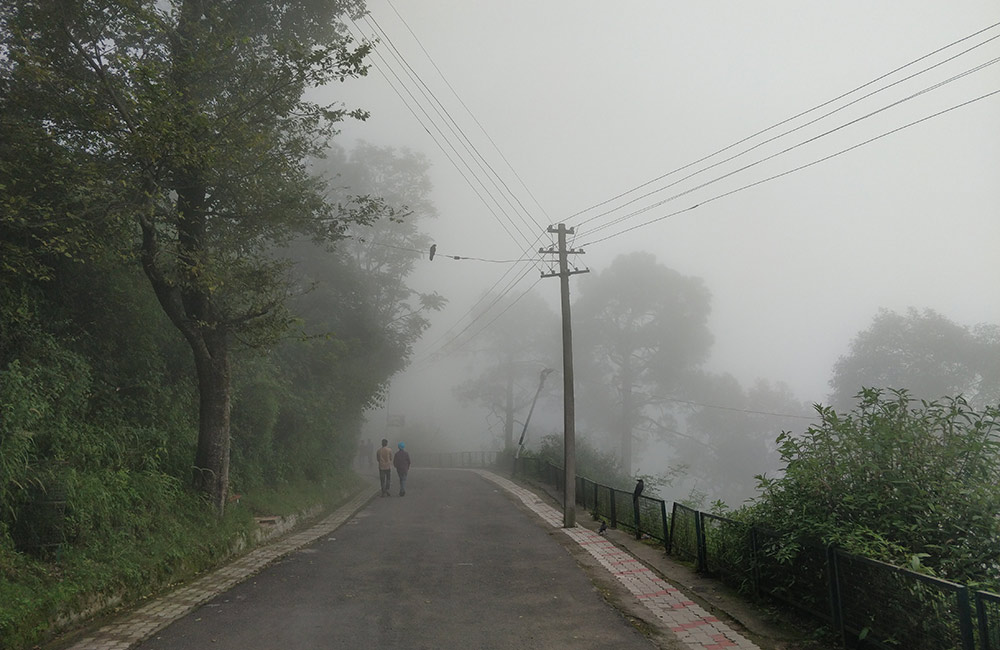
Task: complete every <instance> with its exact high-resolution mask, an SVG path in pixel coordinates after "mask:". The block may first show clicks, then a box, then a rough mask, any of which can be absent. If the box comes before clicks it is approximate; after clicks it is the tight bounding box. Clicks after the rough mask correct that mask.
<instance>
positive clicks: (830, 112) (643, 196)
mask: <svg viewBox="0 0 1000 650" xmlns="http://www.w3.org/2000/svg"><path fill="white" fill-rule="evenodd" d="M996 39H1000V35H997V36H993V37H990V38H989V39H987V40H985V41H983V42H981V43H977V44H976V45H974V46H972V47H970V48H968V49H966V50H963V51H962V52H959V53H958V54H955V55H953V56H951V57H949V58H947V59H944V60H943V61H939V62H938V63H935V64H933V65H931V66H929V67H926V68H924V69H923V70H919V71H917V72H915V73H913V74H911V75H909V76H907V77H903V78H902V79H899V80H897V81H894V82H892V83H891V84H889V85H886V86H882V87H881V88H878V89H876V90H873V91H872V92H870V93H867V94H865V95H862V96H861V97H858V98H857V99H854V100H852V101H850V102H848V103H846V104H844V105H843V106H840V107H838V108H835V109H833V110H831V111H828V112H826V113H823V114H822V115H820V116H819V117H816V118H814V119H812V120H810V121H808V122H805V123H803V124H800V125H799V126H796V127H794V128H792V129H788V130H787V131H782V132H781V133H779V134H777V135H775V136H772V137H770V138H768V139H766V140H763V141H761V142H758V143H757V144H755V145H753V146H751V147H748V148H746V149H743V150H742V151H740V152H739V153H736V154H733V155H732V156H729V157H728V158H724V159H722V160H719V161H717V162H714V163H712V164H711V165H708V166H706V167H702V168H701V169H698V170H697V171H694V172H692V173H690V174H688V175H687V176H684V177H682V178H680V179H678V180H676V181H674V182H672V183H669V184H667V185H664V186H663V187H660V188H658V189H655V190H652V191H650V192H646V193H645V194H642V195H640V196H637V197H635V198H633V199H630V200H629V201H626V202H625V203H622V204H621V205H618V206H617V207H615V208H612V209H610V210H606V211H604V212H601V213H598V214H596V215H593V216H591V217H589V218H587V219H585V220H584V221H581V222H580V224H579V225H580V226H583V225H585V224H588V223H590V222H592V221H594V220H595V219H599V218H601V217H603V216H607V215H609V214H612V213H614V212H616V211H618V210H621V209H622V208H624V207H626V206H628V205H632V204H633V203H637V202H638V201H641V200H642V199H644V198H648V197H650V196H652V195H654V194H658V193H659V192H662V191H664V190H667V189H669V188H671V187H675V186H677V185H679V184H681V183H683V182H684V181H686V180H689V179H691V178H693V177H694V176H697V175H698V174H701V173H703V172H706V171H708V170H710V169H714V168H715V167H718V166H720V165H723V164H725V163H727V162H731V161H733V160H735V159H736V158H739V157H741V156H743V155H745V154H747V153H749V152H751V151H754V150H756V149H759V148H760V147H763V146H764V145H766V144H769V143H771V142H774V141H775V140H777V139H779V138H782V137H784V136H786V135H789V134H791V133H794V132H796V131H799V130H801V129H804V128H806V127H807V126H811V125H813V124H815V123H817V122H819V121H820V120H823V119H825V118H827V117H830V116H831V115H834V114H836V113H839V112H840V111H843V110H845V109H847V108H849V107H851V106H853V105H855V104H857V103H859V102H862V101H864V100H865V99H868V98H870V97H872V96H874V95H877V94H878V93H880V92H883V91H885V90H888V89H890V88H892V87H894V86H897V85H899V84H901V83H904V82H906V81H909V80H911V79H913V78H915V77H917V76H919V75H922V74H924V73H925V72H929V71H930V70H933V69H934V68H937V67H940V66H942V65H944V64H946V63H949V62H951V61H953V60H955V59H957V58H958V57H960V56H963V55H965V54H968V53H969V52H971V51H973V50H975V49H977V48H979V47H982V46H983V45H986V44H987V43H990V42H991V41H994V40H996ZM995 61H996V60H994V61H991V62H990V63H988V64H984V65H983V66H980V67H978V68H975V69H973V70H972V71H967V72H966V73H963V74H962V75H958V76H956V77H953V78H952V79H949V80H947V81H945V82H941V84H939V85H944V84H945V83H950V82H951V81H955V80H956V79H959V78H961V77H962V76H964V75H965V74H971V72H974V71H977V70H979V69H981V68H982V67H985V65H990V64H992V63H995ZM911 65H912V64H911ZM883 76H884V75H883ZM937 87H938V86H932V87H931V88H930V89H925V90H924V91H921V92H920V93H917V94H916V95H911V96H910V97H907V98H905V99H903V100H900V101H899V102H897V104H898V103H902V102H903V101H907V100H909V99H913V98H914V97H917V96H919V95H920V94H923V93H925V92H929V90H933V89H934V88H937ZM852 92H854V91H852ZM843 96H844V95H841V97H843ZM831 101H835V100H831ZM829 103H830V102H826V104H829ZM826 104H823V105H826ZM823 105H821V106H823ZM895 105H896V104H890V105H889V106H888V107H886V108H884V109H881V110H886V109H887V108H891V107H892V106H895ZM814 110H816V109H815V108H814V109H810V111H809V112H812V111H814ZM878 112H880V111H875V113H869V114H868V115H866V116H864V117H862V118H859V120H860V119H864V118H866V117H870V116H872V115H874V114H876V113H878ZM799 115H800V116H801V115H803V113H800V114H799ZM859 120H856V121H859ZM786 121H787V120H786ZM853 123H854V122H848V123H847V125H844V126H848V125H850V124H853ZM771 128H774V127H771ZM840 128H843V127H840ZM835 130H837V129H834V131H835ZM832 132H833V131H829V132H827V133H824V134H821V135H820V136H817V137H822V136H824V135H827V134H829V133H832ZM758 135H759V134H758ZM751 137H754V136H751ZM747 139H748V138H745V139H744V140H741V141H740V142H745V141H746V140H747ZM813 139H816V138H813ZM811 141H812V140H806V141H805V142H803V143H800V144H799V145H797V146H802V145H804V144H807V143H809V142H811ZM733 146H735V145H730V147H727V149H728V148H732V147H733ZM792 148H796V147H792ZM792 148H790V149H786V150H785V151H790V150H791V149H792ZM785 151H782V152H779V154H776V155H780V154H781V153H785ZM716 153H719V152H716ZM712 155H713V156H714V155H716V154H712ZM708 157H711V156H708ZM705 159H706V158H702V159H701V160H702V161H703V160H705ZM764 160H765V161H766V160H769V158H764ZM698 162H700V161H698ZM760 162H763V161H760ZM694 164H697V162H696V163H691V164H689V165H685V166H684V167H682V168H679V169H677V170H674V171H673V172H670V174H666V175H664V176H660V177H659V178H658V179H656V180H662V179H663V178H666V176H669V175H671V174H674V173H676V172H677V171H680V170H681V169H686V168H688V167H691V166H692V165H694ZM737 171H740V170H737ZM652 182H653V181H650V183H652ZM650 183H645V184H643V185H641V186H639V187H645V186H646V185H649V184H650ZM636 189H638V188H634V189H633V190H630V192H632V191H635V190H636ZM652 207H656V205H654V206H652ZM635 214H639V212H636V213H631V214H630V215H626V217H622V218H620V219H618V220H613V221H610V222H608V223H606V224H604V225H603V226H600V227H598V228H596V229H595V231H596V230H600V229H602V228H605V227H608V226H610V225H613V224H615V223H618V222H619V221H620V220H624V219H625V218H627V217H628V216H634V215H635Z"/></svg>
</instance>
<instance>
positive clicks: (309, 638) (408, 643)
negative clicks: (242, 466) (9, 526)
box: [138, 469, 655, 650]
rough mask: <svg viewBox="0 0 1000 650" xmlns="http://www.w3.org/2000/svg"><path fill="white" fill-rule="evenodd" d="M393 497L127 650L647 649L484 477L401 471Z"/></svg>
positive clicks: (567, 545) (553, 539)
mask: <svg viewBox="0 0 1000 650" xmlns="http://www.w3.org/2000/svg"><path fill="white" fill-rule="evenodd" d="M395 479H396V477H395V475H394V476H393V480H394V482H395ZM395 494H396V493H395V490H394V492H393V496H392V497H387V498H379V497H376V498H374V499H373V500H372V501H371V502H370V503H369V504H368V505H367V506H366V507H365V508H364V509H362V510H361V511H359V512H358V513H357V514H356V515H355V517H354V518H353V519H351V520H349V521H348V522H347V523H346V524H344V525H343V526H341V527H340V528H338V529H337V530H335V531H333V532H331V533H329V534H327V535H323V536H322V537H321V538H319V539H318V540H316V541H315V542H314V543H312V544H310V545H308V546H305V547H302V548H300V549H299V550H296V551H293V552H292V553H290V554H289V555H287V556H285V557H284V558H282V559H281V560H279V561H277V562H276V563H274V564H272V565H271V566H269V567H267V568H266V569H264V570H263V571H262V572H261V573H259V574H257V575H255V576H253V577H251V578H249V579H247V580H246V581H244V582H242V583H241V584H238V585H236V586H235V587H233V588H232V589H230V590H229V591H227V592H225V593H222V594H221V595H219V596H217V597H215V598H214V599H212V600H210V601H208V602H206V603H204V604H203V605H201V606H200V607H198V608H197V609H195V610H194V611H192V612H191V613H190V614H188V615H187V616H185V617H183V618H181V619H179V620H177V621H175V622H174V623H172V624H171V625H169V626H168V627H166V628H164V629H162V630H160V631H159V632H157V633H156V634H155V635H154V636H153V637H151V638H150V639H148V640H147V641H145V642H143V643H141V644H140V645H139V646H138V647H139V648H141V649H143V650H193V649H196V648H197V649H199V650H203V649H206V648H212V649H218V650H228V649H232V650H300V649H302V650H310V649H313V648H315V649H321V648H322V649H324V650H326V649H338V648H344V649H348V648H349V649H351V650H356V649H358V648H380V649H382V648H384V649H387V650H388V649H393V648H407V649H411V648H412V649H420V648H427V649H432V648H433V649H435V650H436V649H442V648H445V649H447V648H462V649H465V648H481V649H490V650H493V649H496V650H506V649H510V650H514V649H530V648H574V649H577V648H616V649H622V650H630V649H633V648H635V649H640V648H641V649H643V650H649V649H650V648H653V647H655V646H654V644H653V643H652V642H651V641H649V640H648V639H646V638H645V637H644V636H643V635H642V634H641V633H640V632H639V631H638V630H637V629H636V628H635V627H634V626H633V625H631V624H630V623H629V622H628V620H626V618H625V617H624V616H623V615H622V614H620V613H619V612H618V611H617V610H616V609H614V608H613V607H612V606H610V605H609V604H608V603H607V602H605V599H604V597H603V595H602V593H601V591H599V590H598V589H597V588H596V587H595V586H594V584H593V583H592V582H591V580H590V579H589V578H588V575H587V572H586V571H585V570H584V569H583V568H582V567H581V566H580V564H578V562H577V559H575V558H574V555H573V554H572V553H571V552H570V549H571V547H572V542H571V541H570V540H569V539H568V537H567V536H566V535H565V534H563V533H562V532H560V530H559V529H558V528H554V527H552V526H551V525H548V524H545V523H543V522H542V521H541V520H540V519H538V517H537V515H535V514H533V513H531V512H529V511H528V510H527V509H526V508H524V506H523V505H521V504H520V503H519V502H517V501H516V500H515V499H512V498H511V497H510V496H509V495H508V494H506V493H505V491H504V490H502V489H500V488H499V487H498V486H497V485H495V484H494V483H491V482H489V481H487V480H486V479H484V478H483V477H481V476H480V475H478V474H476V473H474V472H468V471H459V470H431V469H414V470H413V471H411V473H410V477H409V481H408V484H407V494H406V496H405V497H399V496H395Z"/></svg>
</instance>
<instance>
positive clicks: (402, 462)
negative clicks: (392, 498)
mask: <svg viewBox="0 0 1000 650" xmlns="http://www.w3.org/2000/svg"><path fill="white" fill-rule="evenodd" d="M398 447H399V450H398V451H397V452H396V457H395V458H394V459H393V461H392V464H393V465H395V466H396V473H397V474H399V496H401V497H405V496H406V475H407V474H409V473H410V454H409V452H407V451H406V445H405V444H403V443H402V442H401V443H399V445H398Z"/></svg>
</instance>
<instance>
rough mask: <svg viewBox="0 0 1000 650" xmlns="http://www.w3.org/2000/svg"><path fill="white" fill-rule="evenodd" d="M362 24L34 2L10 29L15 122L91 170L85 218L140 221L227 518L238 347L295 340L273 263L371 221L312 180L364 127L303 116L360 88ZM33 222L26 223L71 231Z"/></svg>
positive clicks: (322, 12) (273, 11)
mask: <svg viewBox="0 0 1000 650" xmlns="http://www.w3.org/2000/svg"><path fill="white" fill-rule="evenodd" d="M362 11H363V5H362V3H361V2H360V0H329V1H319V2H315V1H310V2H307V1H285V2H281V1H279V2H272V1H266V2H265V1H264V0H241V1H239V2H237V1H235V0H230V1H223V0H215V1H213V0H171V1H168V2H160V1H156V0H145V1H142V0H140V1H137V2H128V3H122V2H117V1H114V2H112V1H109V0H94V1H90V2H74V1H70V0H63V1H52V2H41V1H39V2H32V1H30V0H29V1H25V2H21V3H18V4H17V5H16V6H14V7H13V8H9V9H7V10H5V12H4V13H3V14H0V20H2V21H3V23H2V25H0V33H2V34H3V35H4V36H3V39H4V40H3V43H2V47H3V53H4V57H3V59H4V61H3V66H2V67H0V72H2V74H3V77H4V79H3V84H4V88H5V90H7V91H8V92H10V97H12V98H13V99H12V101H11V102H8V103H6V104H5V107H4V108H5V109H12V110H14V111H16V115H17V119H18V120H19V122H20V124H21V125H22V126H21V127H20V129H19V132H20V133H23V134H28V135H30V136H31V137H32V138H35V139H36V140H37V141H38V142H40V143H42V144H44V146H45V147H46V148H48V149H51V150H52V151H53V153H51V154H50V155H49V156H48V158H49V159H50V160H52V161H55V162H54V166H55V168H56V169H57V170H58V169H59V168H60V166H61V167H64V168H71V166H70V165H65V164H62V165H61V163H62V161H71V162H73V163H74V164H80V165H83V166H84V169H86V170H87V172H88V173H86V174H73V175H68V176H65V178H67V179H68V180H69V181H71V182H72V183H73V185H72V186H71V187H67V188H63V190H64V191H66V192H69V193H70V194H71V195H72V196H73V197H79V200H78V202H77V203H78V204H79V205H82V206H84V207H85V208H86V210H87V211H88V212H87V214H88V215H90V216H91V217H92V218H93V219H101V220H108V221H111V220H115V219H118V218H121V217H127V218H129V219H131V220H132V222H133V223H134V224H135V229H136V230H135V233H136V240H135V241H136V243H137V249H138V255H139V259H140V260H141V264H142V267H143V269H144V271H145V274H146V276H147V277H148V279H149V282H150V284H151V286H152V289H153V291H154V292H155V294H156V296H157V299H158V301H159V303H160V305H161V307H162V308H163V310H164V311H165V313H166V314H167V316H168V317H169V319H170V321H171V322H172V323H173V325H174V326H175V327H176V328H177V329H178V330H179V331H180V332H181V334H182V335H183V336H184V338H185V340H186V341H187V342H188V344H189V346H190V348H191V350H192V352H193V355H194V361H195V366H196V369H197V377H198V387H199V394H200V409H199V412H200V416H199V437H198V447H197V453H196V457H195V459H194V480H195V484H196V486H197V487H198V488H199V489H201V490H203V491H205V492H206V493H207V494H208V495H209V496H210V498H211V501H212V503H213V504H214V505H215V506H216V508H218V509H219V510H220V511H221V510H222V509H223V507H224V505H225V502H226V492H227V487H228V474H229V421H230V350H231V347H232V345H233V341H234V338H236V337H241V338H242V340H244V341H251V342H254V343H261V342H264V341H268V340H271V339H272V338H273V337H274V335H275V334H276V333H278V332H280V331H281V330H282V328H283V327H284V326H285V324H286V323H287V315H286V312H285V310H284V308H283V305H284V299H285V298H286V295H287V292H288V285H287V281H286V272H285V271H286V268H285V265H284V264H283V263H282V262H280V261H278V260H276V259H275V258H274V256H273V255H271V254H270V253H269V250H270V249H271V248H272V246H273V245H274V244H275V243H281V242H283V241H287V240H288V239H290V238H292V237H294V236H297V235H299V234H301V233H309V234H310V235H311V236H314V237H317V238H326V239H335V238H337V237H338V236H340V234H341V233H342V230H343V228H344V223H345V221H350V220H351V219H354V218H357V219H365V218H368V217H369V216H370V211H369V208H370V207H371V206H370V205H369V204H367V203H364V204H360V205H354V206H343V205H341V206H333V205H331V204H330V203H328V202H327V201H325V200H324V198H323V192H322V187H321V186H320V184H319V183H317V182H316V181H315V180H314V179H313V178H311V177H310V175H309V174H308V173H307V169H306V166H305V159H306V157H307V156H309V155H313V154H317V153H318V152H319V150H320V147H321V146H322V144H323V143H324V142H325V140H326V138H327V137H328V136H330V135H331V134H332V133H333V132H334V125H335V123H336V122H338V121H340V120H341V119H343V118H345V117H346V116H348V115H353V116H355V117H364V114H363V113H362V112H360V111H348V110H347V109H345V108H344V107H342V106H339V105H320V104H316V103H312V102H308V101H304V99H303V93H304V92H305V91H306V89H307V88H309V87H311V86H316V85H320V84H324V83H326V82H328V81H333V80H340V81H343V80H344V79H346V78H348V77H352V76H356V75H360V74H363V73H364V67H363V57H364V55H365V54H366V52H367V50H368V47H367V45H361V46H360V47H355V46H354V45H353V44H352V43H351V39H350V37H349V36H348V35H347V33H346V30H345V29H344V27H343V25H342V23H341V22H340V17H341V16H343V15H344V14H350V15H353V16H358V15H359V14H360V13H361V12H362ZM26 137H27V136H26ZM34 207H35V206H33V205H32V204H30V203H29V204H27V205H25V206H24V208H23V210H22V213H23V214H24V215H25V218H35V219H37V220H39V221H41V222H45V221H46V220H47V219H58V218H62V217H63V216H64V213H58V214H56V213H52V212H51V211H50V212H49V213H45V212H39V211H37V210H34ZM43 207H47V206H45V204H43ZM56 207H57V208H64V207H65V206H63V205H57V206H56ZM33 211H34V212H35V214H33ZM82 213H83V212H82V209H81V211H80V212H77V213H70V214H66V215H65V216H66V217H67V218H68V217H72V216H76V215H78V214H82ZM67 223H70V224H71V223H72V222H71V221H68V222H67ZM49 239H50V240H51V239H52V238H51V237H49ZM110 334H111V333H109V335H110Z"/></svg>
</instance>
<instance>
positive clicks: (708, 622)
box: [474, 470, 760, 650]
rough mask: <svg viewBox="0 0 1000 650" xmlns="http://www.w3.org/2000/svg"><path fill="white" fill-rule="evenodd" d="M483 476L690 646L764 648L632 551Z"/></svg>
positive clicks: (511, 486)
mask: <svg viewBox="0 0 1000 650" xmlns="http://www.w3.org/2000/svg"><path fill="white" fill-rule="evenodd" d="M474 471H476V472H477V473H479V474H480V475H481V476H482V477H484V478H486V479H487V480H489V481H492V482H493V483H495V484H497V485H499V486H500V487H502V488H503V489H505V490H507V491H508V492H510V493H511V494H513V495H514V496H516V497H518V498H519V499H520V500H521V502H522V503H524V505H525V506H527V507H528V508H529V509H530V510H532V511H533V512H535V513H536V514H537V515H538V516H540V517H541V518H542V519H543V520H545V521H546V522H548V523H549V524H551V525H552V526H555V527H557V528H560V529H562V531H563V532H565V533H566V534H567V535H568V536H569V537H570V538H571V539H572V540H573V541H575V542H576V543H577V544H579V545H580V547H581V548H583V549H584V550H586V551H587V552H588V553H590V554H591V555H592V556H593V557H594V558H595V559H596V560H597V561H598V562H600V563H601V565H602V566H604V567H605V568H606V569H607V570H608V571H609V572H610V573H611V574H612V575H613V576H614V577H615V578H616V579H617V580H618V581H619V582H621V583H622V584H623V585H624V586H625V587H626V588H627V589H628V590H629V591H630V592H631V593H632V594H633V595H634V596H635V597H636V599H638V601H639V602H640V603H642V604H643V605H644V606H645V607H646V608H647V609H649V611H650V612H652V614H653V615H654V616H655V617H656V618H657V620H659V621H661V623H662V624H663V625H664V626H665V627H667V628H668V629H669V630H670V631H671V632H673V633H674V634H675V635H676V636H677V638H678V639H679V640H680V641H681V642H682V643H683V644H685V645H686V646H687V647H689V648H692V649H696V650H722V649H723V648H737V649H739V650H760V648H759V647H758V646H757V645H756V644H754V643H753V642H752V641H750V640H749V639H747V638H746V637H744V636H742V635H741V634H739V633H738V632H736V631H735V630H733V629H732V628H730V627H729V626H728V625H726V624H725V623H724V622H722V621H720V620H719V619H718V618H716V617H715V616H712V615H711V614H710V613H709V612H707V611H706V610H705V609H704V608H702V607H701V606H699V605H698V604H696V603H695V602H694V601H692V600H690V599H688V598H687V597H686V596H685V595H684V594H683V593H681V591H680V590H679V589H677V588H676V587H674V586H673V585H671V584H670V583H668V582H667V581H666V580H664V579H663V578H661V577H659V576H658V575H656V574H655V573H654V572H653V571H651V570H650V569H649V568H648V567H646V566H645V565H644V564H642V563H641V562H640V561H639V560H637V559H635V558H634V557H633V556H632V555H631V554H629V553H628V552H627V551H625V550H623V549H621V548H619V547H617V546H615V545H614V544H613V543H611V542H610V541H609V540H608V539H606V538H604V537H602V536H600V535H598V534H597V533H595V532H594V531H592V530H589V529H587V528H583V527H581V526H575V527H574V528H562V524H563V516H562V513H561V512H559V511H558V510H556V509H555V508H553V507H552V506H550V505H548V504H547V503H544V502H543V501H542V499H541V498H540V497H539V496H538V495H537V494H535V493H534V492H532V491H530V490H527V489H525V488H523V487H521V486H519V485H517V484H516V483H513V482H511V481H509V480H507V479H505V478H502V477H500V476H497V475H496V474H494V473H492V472H489V471H486V470H474Z"/></svg>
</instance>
